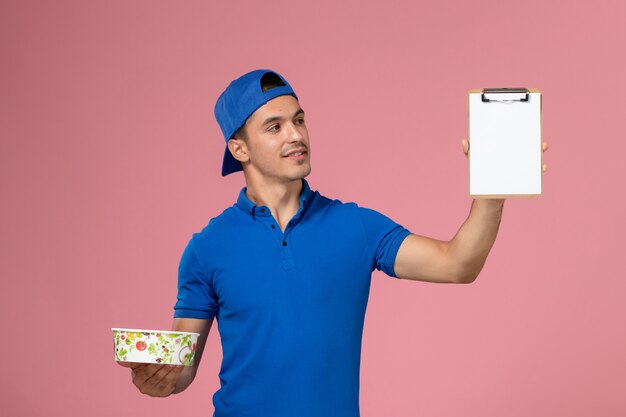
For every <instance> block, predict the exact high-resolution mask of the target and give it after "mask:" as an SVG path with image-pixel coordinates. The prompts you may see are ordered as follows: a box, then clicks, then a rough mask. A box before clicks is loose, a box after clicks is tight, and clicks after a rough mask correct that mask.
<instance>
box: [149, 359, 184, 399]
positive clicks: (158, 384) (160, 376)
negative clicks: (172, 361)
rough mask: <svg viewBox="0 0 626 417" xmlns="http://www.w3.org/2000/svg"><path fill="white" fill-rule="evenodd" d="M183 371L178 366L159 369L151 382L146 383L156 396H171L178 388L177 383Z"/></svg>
mask: <svg viewBox="0 0 626 417" xmlns="http://www.w3.org/2000/svg"><path fill="white" fill-rule="evenodd" d="M181 371H182V369H180V370H179V369H178V367H177V366H173V365H166V366H164V367H163V368H161V369H159V370H158V372H156V373H155V374H154V375H153V376H152V377H151V378H150V379H149V380H147V381H146V382H145V384H146V385H147V386H148V387H147V388H148V390H149V392H151V393H152V394H155V395H156V396H165V395H169V394H171V393H172V391H174V388H175V387H176V381H178V377H179V376H180V372H181Z"/></svg>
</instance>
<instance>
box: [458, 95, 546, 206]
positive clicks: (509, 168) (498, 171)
mask: <svg viewBox="0 0 626 417" xmlns="http://www.w3.org/2000/svg"><path fill="white" fill-rule="evenodd" d="M469 142H470V151H469V155H468V156H469V188H470V196H471V197H472V198H509V197H535V196H539V195H541V194H542V171H541V166H542V149H541V146H542V143H541V92H540V91H539V90H536V89H526V88H485V89H480V90H471V91H470V93H469Z"/></svg>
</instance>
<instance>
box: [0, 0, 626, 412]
mask: <svg viewBox="0 0 626 417" xmlns="http://www.w3.org/2000/svg"><path fill="white" fill-rule="evenodd" d="M625 19H626V3H624V2H623V1H621V0H616V1H596V2H586V3H577V2H565V1H552V2H546V1H543V0H541V1H536V0H529V1H525V2H504V1H496V0H494V1H478V2H471V3H470V2H460V1H456V2H455V1H418V2H416V1H402V2H389V1H367V2H364V1H341V2H335V1H328V0H324V1H315V2H313V1H310V2H307V3H303V2H295V1H293V0H289V1H283V0H277V1H273V2H268V3H265V4H263V3H262V2H252V1H245V2H244V1H230V2H217V1H186V2H173V1H172V2H164V1H158V2H157V1H133V2H128V1H106V2H104V1H103V2H95V1H91V2H85V1H56V2H46V1H39V2H35V1H20V2H3V4H2V6H1V11H0V46H1V51H0V52H1V62H0V106H1V107H0V123H1V124H0V129H1V130H0V137H1V142H0V143H1V148H0V187H1V188H0V191H1V204H0V227H1V230H0V239H1V240H0V245H1V246H0V268H1V269H0V277H1V278H0V279H1V281H0V285H1V286H0V293H1V294H2V303H0V309H1V310H0V313H1V315H0V317H1V320H2V334H3V335H4V337H3V342H2V345H3V348H2V356H3V361H2V362H3V366H2V368H3V369H2V372H0V384H1V387H0V396H1V403H2V408H3V409H4V410H3V412H2V414H3V415H6V416H25V417H30V416H70V417H71V416H87V415H88V416H96V417H98V416H113V415H121V414H120V413H123V415H168V413H170V412H175V411H176V412H177V413H179V414H178V415H186V416H210V415H211V413H212V412H213V405H212V402H211V396H212V395H213V393H214V392H215V390H216V389H217V388H218V383H219V382H218V377H217V374H218V370H219V365H220V361H221V348H220V344H219V334H218V333H217V331H216V327H215V326H214V329H213V331H212V333H211V335H210V337H209V343H208V347H207V353H206V354H205V358H204V360H203V363H202V366H201V368H200V373H199V376H198V378H197V379H196V381H195V382H194V384H193V385H192V386H191V387H190V388H189V389H188V390H187V391H185V392H184V393H182V394H180V395H177V396H173V397H170V398H167V399H157V398H150V397H146V396H143V395H141V394H140V393H139V392H138V391H137V390H136V388H135V387H134V386H133V385H132V383H131V378H130V375H129V372H128V371H127V370H126V369H122V368H121V367H119V366H118V365H116V364H115V363H114V360H113V351H112V342H111V334H110V328H111V327H118V326H120V327H143V328H169V326H170V324H171V320H172V319H171V317H172V312H173V310H172V306H173V304H174V302H175V296H176V271H177V267H178V261H179V259H180V255H181V253H182V250H183V248H184V246H185V244H186V242H187V241H188V239H189V238H190V236H191V234H192V233H193V232H195V231H198V230H200V229H201V228H202V227H203V226H204V225H205V224H206V223H207V222H208V220H209V219H210V218H211V217H213V216H215V215H218V214H219V213H220V212H221V211H222V210H223V209H224V208H225V207H227V206H230V205H231V204H233V203H234V201H235V199H236V196H237V194H238V192H239V190H240V189H241V187H243V186H244V180H243V176H242V174H233V175H231V176H229V177H226V178H222V177H221V175H220V167H221V159H222V152H223V149H224V142H223V139H222V137H221V133H220V131H219V128H218V125H217V123H216V121H215V119H214V117H213V105H214V103H215V100H216V99H217V97H218V95H219V93H220V92H221V91H222V90H223V88H224V87H225V86H226V85H227V84H228V83H229V82H230V80H232V79H233V78H236V77H237V76H239V75H241V74H243V73H244V72H247V71H249V70H251V69H254V68H263V67H269V68H274V69H275V70H277V71H278V72H280V73H281V74H283V75H284V76H285V77H287V79H288V80H290V82H291V83H292V85H293V86H294V88H295V89H296V91H297V92H298V95H299V97H300V99H301V105H302V106H303V108H304V109H305V110H306V112H307V123H308V125H309V131H310V134H311V140H312V142H311V144H312V167H313V170H312V173H311V175H310V176H309V177H308V180H309V182H310V183H311V186H312V188H313V189H314V190H315V189H316V190H319V191H320V192H321V193H322V194H324V195H326V196H329V197H332V198H339V199H341V200H343V201H356V202H358V203H359V204H360V205H363V206H369V207H372V208H375V209H377V210H379V211H381V212H383V213H385V214H387V215H389V216H390V217H392V218H393V219H394V220H396V221H398V222H399V223H401V224H403V225H404V226H406V227H407V228H409V229H410V230H411V231H412V232H414V233H418V234H422V235H426V236H430V237H434V238H438V239H450V238H452V237H453V236H454V234H455V233H456V231H457V230H458V228H459V227H460V226H461V224H462V223H463V221H464V220H465V219H466V217H467V215H468V213H469V208H470V203H471V199H470V198H469V196H468V166H467V160H466V158H465V156H464V155H463V153H462V149H461V144H460V141H461V139H463V138H465V137H466V135H467V131H468V117H467V112H468V104H467V92H468V90H470V89H472V88H481V87H500V86H508V87H513V86H527V87H536V88H540V89H541V90H542V92H543V100H544V101H543V117H544V118H543V122H544V123H543V131H544V139H545V140H546V141H547V142H548V143H549V144H550V149H549V150H548V151H547V152H546V154H545V155H544V162H546V163H547V164H548V166H549V169H548V172H547V173H546V174H545V176H544V195H543V196H541V197H540V198H534V199H510V200H508V201H507V202H506V204H505V208H504V216H503V220H502V224H501V228H500V233H499V236H498V239H497V241H496V243H495V245H494V248H493V250H492V252H491V254H490V257H489V259H488V260H487V264H486V265H485V268H484V269H483V271H482V273H481V275H480V276H479V278H478V280H477V281H476V282H475V283H473V284H471V285H467V286H458V285H457V286H455V285H442V284H430V283H421V282H410V281H397V280H394V279H392V278H389V277H387V276H386V275H384V274H383V273H381V272H378V271H376V272H375V273H374V276H373V277H372V289H371V295H370V303H369V307H368V311H367V316H366V323H365V332H364V336H363V356H362V374H361V411H362V416H363V417H374V416H394V417H405V416H421V417H439V416H466V417H473V416H476V417H478V416H481V417H483V416H501V415H506V416H509V417H515V416H555V415H567V416H590V415H594V416H621V415H625V413H626V395H624V388H625V385H624V374H625V372H626V361H625V359H624V351H625V350H626V326H624V318H625V313H626V306H625V305H624V301H623V300H624V295H626V282H625V279H624V278H625V276H626V274H625V272H626V268H625V267H624V262H623V255H622V247H621V243H622V240H623V237H624V235H625V232H626V230H625V229H626V228H625V225H626V223H625V221H624V213H626V210H625V209H626V204H625V199H624V196H623V184H622V183H623V179H624V173H623V167H624V162H623V160H624V151H626V145H625V141H624V129H623V121H624V113H625V111H626V105H625V103H626V101H624V95H625V94H626V83H625V81H624V79H625V78H624V73H625V72H626V62H625V60H624V53H623V48H624V44H625V43H626V25H625V24H624V23H625V21H626V20H625Z"/></svg>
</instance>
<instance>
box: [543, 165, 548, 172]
mask: <svg viewBox="0 0 626 417" xmlns="http://www.w3.org/2000/svg"><path fill="white" fill-rule="evenodd" d="M542 170H543V172H546V171H547V170H548V164H543V166H542Z"/></svg>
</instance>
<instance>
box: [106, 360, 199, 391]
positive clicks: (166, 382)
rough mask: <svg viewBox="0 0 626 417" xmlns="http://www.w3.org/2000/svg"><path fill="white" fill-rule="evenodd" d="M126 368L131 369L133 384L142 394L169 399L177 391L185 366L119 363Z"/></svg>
mask: <svg viewBox="0 0 626 417" xmlns="http://www.w3.org/2000/svg"><path fill="white" fill-rule="evenodd" d="M118 363H119V364H120V365H121V366H123V367H125V368H131V375H132V377H133V384H135V386H136V387H137V388H138V389H139V391H141V393H142V394H146V395H149V396H151V397H167V396H168V395H170V394H172V393H173V392H174V390H175V389H176V383H177V382H178V380H179V378H180V377H181V375H182V373H183V371H184V368H191V367H189V366H184V365H162V364H158V363H138V362H118Z"/></svg>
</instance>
